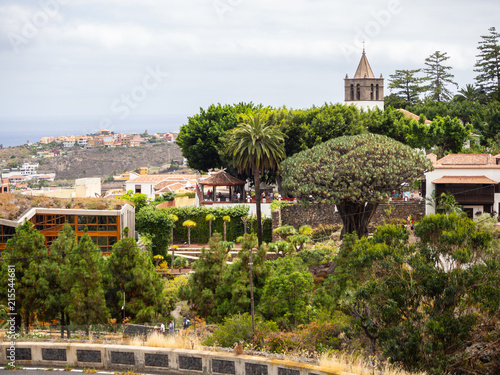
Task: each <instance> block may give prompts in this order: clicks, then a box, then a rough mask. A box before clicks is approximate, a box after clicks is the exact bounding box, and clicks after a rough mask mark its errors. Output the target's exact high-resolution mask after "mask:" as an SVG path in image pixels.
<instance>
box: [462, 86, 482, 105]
mask: <svg viewBox="0 0 500 375" xmlns="http://www.w3.org/2000/svg"><path fill="white" fill-rule="evenodd" d="M457 95H458V96H459V97H460V98H461V99H462V100H467V101H470V102H475V101H476V100H477V96H478V90H477V89H476V88H475V87H474V85H470V84H467V85H465V87H464V88H462V89H460V90H459V91H458V94H457Z"/></svg>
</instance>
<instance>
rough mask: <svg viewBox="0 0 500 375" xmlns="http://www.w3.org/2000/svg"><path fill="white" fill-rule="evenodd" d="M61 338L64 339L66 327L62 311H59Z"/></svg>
mask: <svg viewBox="0 0 500 375" xmlns="http://www.w3.org/2000/svg"><path fill="white" fill-rule="evenodd" d="M60 314H61V338H62V339H63V338H64V327H65V326H66V319H64V310H61V312H60Z"/></svg>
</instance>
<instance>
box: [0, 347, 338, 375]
mask: <svg viewBox="0 0 500 375" xmlns="http://www.w3.org/2000/svg"><path fill="white" fill-rule="evenodd" d="M0 347H1V353H0V364H1V365H6V364H7V363H9V362H11V360H12V359H11V358H8V357H9V356H10V353H11V346H10V343H8V342H3V343H1V345H0ZM15 353H16V359H15V364H16V365H21V366H24V367H27V366H43V367H66V366H70V367H79V368H96V369H98V368H101V369H118V370H129V369H133V370H141V371H147V370H149V371H151V372H168V373H172V374H208V375H333V374H340V373H339V372H334V371H331V370H329V369H325V368H322V367H319V366H312V365H308V364H303V363H293V362H289V361H281V360H276V359H268V358H264V357H255V356H247V355H236V354H233V353H222V352H211V351H202V350H188V349H169V348H152V347H144V346H126V345H98V344H95V345H94V344H76V343H53V342H36V343H35V342H16V343H15ZM344 374H345V373H344Z"/></svg>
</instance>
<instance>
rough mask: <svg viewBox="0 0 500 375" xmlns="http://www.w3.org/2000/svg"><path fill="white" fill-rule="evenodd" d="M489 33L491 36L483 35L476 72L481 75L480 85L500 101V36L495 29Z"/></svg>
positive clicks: (478, 77)
mask: <svg viewBox="0 0 500 375" xmlns="http://www.w3.org/2000/svg"><path fill="white" fill-rule="evenodd" d="M488 31H489V32H490V33H489V35H481V41H479V46H478V47H477V48H478V50H479V54H478V55H477V58H478V60H477V62H476V65H475V68H476V69H474V71H476V72H478V73H479V74H478V75H477V76H476V82H477V83H478V85H480V86H481V88H482V89H483V90H484V91H485V92H486V93H487V94H489V95H490V96H491V98H492V99H493V100H497V101H500V79H499V77H500V34H499V33H498V32H497V31H496V29H495V28H494V27H490V28H489V29H488Z"/></svg>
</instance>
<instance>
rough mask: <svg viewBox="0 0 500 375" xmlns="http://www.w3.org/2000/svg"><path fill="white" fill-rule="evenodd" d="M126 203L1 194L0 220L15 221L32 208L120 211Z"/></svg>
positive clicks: (92, 199) (110, 200)
mask: <svg viewBox="0 0 500 375" xmlns="http://www.w3.org/2000/svg"><path fill="white" fill-rule="evenodd" d="M125 203H127V202H125V201H123V200H119V199H101V198H75V199H59V198H50V197H32V196H28V195H21V194H0V219H8V220H15V219H17V218H19V216H21V214H22V213H23V212H24V211H26V210H27V209H30V208H32V207H44V208H74V209H78V208H82V209H91V210H119V209H121V207H122V206H123V205H124V204H125Z"/></svg>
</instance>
